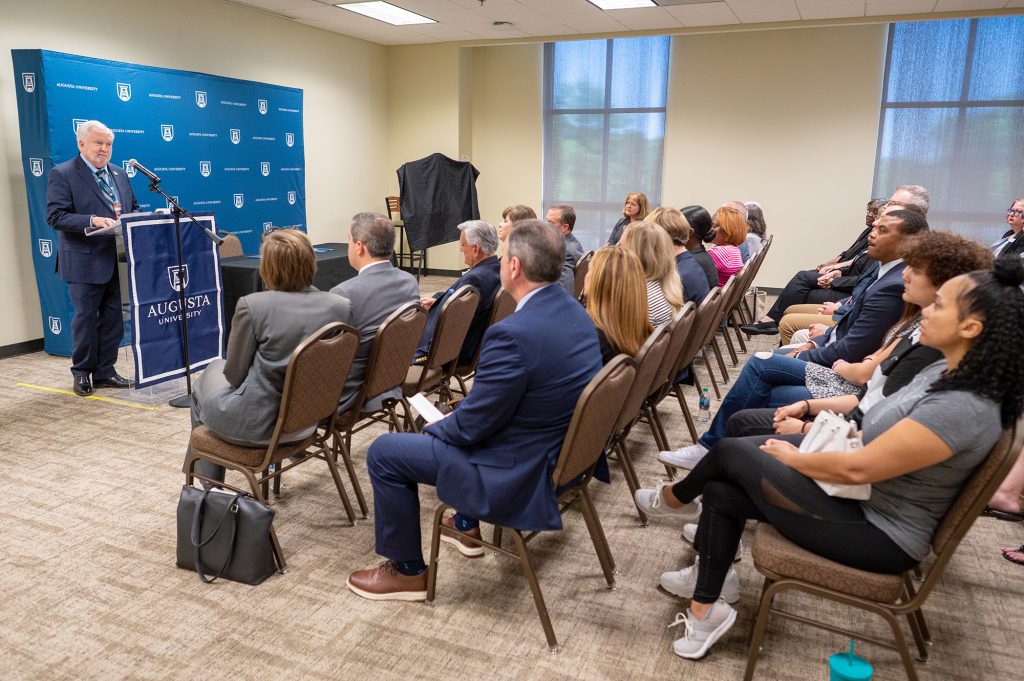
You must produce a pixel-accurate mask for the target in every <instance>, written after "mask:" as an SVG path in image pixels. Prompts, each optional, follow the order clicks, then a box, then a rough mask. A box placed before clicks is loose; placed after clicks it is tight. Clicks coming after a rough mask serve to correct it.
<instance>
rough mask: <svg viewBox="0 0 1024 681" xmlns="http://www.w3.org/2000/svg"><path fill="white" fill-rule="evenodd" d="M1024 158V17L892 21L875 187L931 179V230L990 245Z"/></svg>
mask: <svg viewBox="0 0 1024 681" xmlns="http://www.w3.org/2000/svg"><path fill="white" fill-rule="evenodd" d="M1022 158H1024V16H1008V17H990V18H983V19H955V20H945V21H924V22H912V23H897V24H893V25H891V26H890V28H889V46H888V53H887V55H886V67H885V80H884V86H883V91H882V112H881V120H880V125H879V133H878V152H877V155H876V160H875V182H874V192H873V193H874V195H875V196H889V194H891V193H892V191H893V189H894V188H895V187H896V185H898V184H920V185H923V186H925V187H927V188H928V191H929V193H930V194H931V201H932V204H931V209H930V210H929V212H928V222H929V223H930V224H931V226H932V228H933V229H942V230H949V231H954V232H957V233H960V234H963V235H964V236H967V237H970V238H974V239H977V240H979V241H982V242H984V243H991V242H993V241H995V240H996V239H997V238H998V237H999V235H1001V234H1002V233H1003V231H1005V230H1006V223H1005V220H1006V214H1005V211H1006V208H1008V207H1009V206H1010V204H1011V203H1012V202H1013V199H1014V198H1015V197H1019V196H1022V195H1024V176H1022V173H1021V164H1022V160H1021V159H1022Z"/></svg>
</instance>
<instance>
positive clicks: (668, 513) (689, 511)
mask: <svg viewBox="0 0 1024 681" xmlns="http://www.w3.org/2000/svg"><path fill="white" fill-rule="evenodd" d="M672 484H673V483H671V482H662V483H659V484H658V486H657V487H653V488H652V487H641V488H640V489H638V490H637V491H636V492H634V493H633V501H634V502H636V507H637V508H639V509H640V510H641V511H643V512H644V513H646V514H647V515H649V516H652V517H672V518H679V519H681V520H683V521H685V522H691V521H693V520H696V519H697V518H699V517H700V502H697V501H691V502H690V503H688V504H683V505H682V506H680V507H679V508H672V507H671V506H669V505H668V504H666V503H665V498H664V497H662V496H661V495H662V490H663V489H665V488H666V487H669V486H671V485H672Z"/></svg>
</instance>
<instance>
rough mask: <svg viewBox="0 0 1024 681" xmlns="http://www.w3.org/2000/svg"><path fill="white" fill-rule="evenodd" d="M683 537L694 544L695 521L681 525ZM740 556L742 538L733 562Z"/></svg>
mask: <svg viewBox="0 0 1024 681" xmlns="http://www.w3.org/2000/svg"><path fill="white" fill-rule="evenodd" d="M683 539H685V540H686V541H688V542H690V543H691V544H696V541H697V523H687V524H686V525H683ZM742 557H743V540H742V539H740V543H739V544H738V545H737V546H736V557H735V558H733V562H736V561H738V560H739V559H740V558H742ZM729 602H730V603H732V601H729Z"/></svg>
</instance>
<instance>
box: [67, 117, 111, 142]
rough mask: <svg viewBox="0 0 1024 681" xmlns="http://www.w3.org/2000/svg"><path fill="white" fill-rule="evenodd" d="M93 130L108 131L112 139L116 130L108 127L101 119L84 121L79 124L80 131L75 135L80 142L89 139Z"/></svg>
mask: <svg viewBox="0 0 1024 681" xmlns="http://www.w3.org/2000/svg"><path fill="white" fill-rule="evenodd" d="M91 132H103V133H106V134H108V135H110V137H111V141H113V137H114V131H113V130H111V129H110V128H108V127H107V126H105V125H103V124H102V123H100V122H99V121H86V122H85V123H82V124H81V125H80V126H78V132H77V133H75V137H76V139H77V140H78V141H79V142H84V141H85V140H87V139H89V133H91Z"/></svg>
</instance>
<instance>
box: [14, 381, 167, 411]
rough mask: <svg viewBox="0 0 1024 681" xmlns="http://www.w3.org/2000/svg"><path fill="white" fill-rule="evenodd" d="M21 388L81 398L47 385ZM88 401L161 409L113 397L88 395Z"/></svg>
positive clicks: (70, 392)
mask: <svg viewBox="0 0 1024 681" xmlns="http://www.w3.org/2000/svg"><path fill="white" fill-rule="evenodd" d="M15 385H17V386H18V387H19V388H35V389H36V390H45V391H46V392H50V393H60V394H61V395H71V396H72V397H80V396H79V395H76V394H75V393H74V392H72V391H70V390H61V389H60V388H48V387H47V386H45V385H33V384H31V383H16V384H15ZM84 399H87V400H99V401H100V402H107V403H109V404H116V405H119V406H121V407H135V408H136V409H143V410H145V411H159V410H160V408H159V407H147V406H145V405H143V404H132V403H131V402H125V401H124V400H115V399H114V398H113V397H100V396H99V395H87V396H85V397H84Z"/></svg>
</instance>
